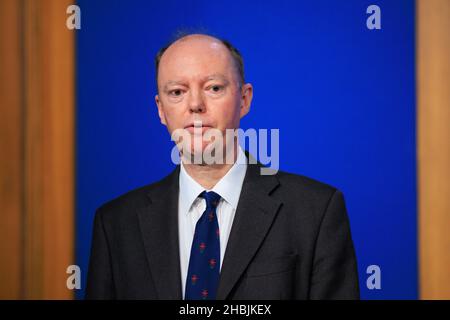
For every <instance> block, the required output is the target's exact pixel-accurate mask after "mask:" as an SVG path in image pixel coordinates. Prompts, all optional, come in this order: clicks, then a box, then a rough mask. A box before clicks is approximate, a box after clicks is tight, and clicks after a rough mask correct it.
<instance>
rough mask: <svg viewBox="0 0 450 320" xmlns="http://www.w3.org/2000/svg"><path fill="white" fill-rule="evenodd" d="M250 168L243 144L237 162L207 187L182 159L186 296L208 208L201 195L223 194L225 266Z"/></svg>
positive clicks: (181, 213) (180, 221)
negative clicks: (198, 233) (197, 229)
mask: <svg viewBox="0 0 450 320" xmlns="http://www.w3.org/2000/svg"><path fill="white" fill-rule="evenodd" d="M246 171H247V158H246V156H245V154H244V151H243V150H242V149H241V147H240V146H239V147H238V156H237V160H236V162H235V163H234V165H233V166H232V167H231V168H230V170H229V171H228V172H227V173H226V174H225V176H223V177H222V179H220V181H219V182H218V183H217V184H216V185H215V186H214V187H213V188H212V189H211V190H206V189H205V188H203V187H202V186H201V185H200V184H199V183H197V182H196V181H195V180H194V179H193V178H192V177H191V176H190V175H189V174H188V173H187V172H186V170H185V168H184V166H183V163H181V166H180V177H179V186H180V192H179V196H178V235H179V240H180V267H181V283H182V293H183V299H184V291H185V289H186V277H187V273H188V268H189V258H190V255H191V246H192V241H193V239H194V231H195V226H196V224H197V221H198V220H199V219H200V217H201V216H202V214H203V212H204V211H205V209H206V201H205V199H203V198H199V197H198V196H199V195H200V193H202V192H203V191H208V192H209V191H214V192H215V193H217V194H219V195H220V196H221V199H220V201H219V205H218V206H217V209H216V212H217V220H218V223H219V230H220V269H222V262H223V258H224V256H225V250H226V248H227V243H228V237H229V236H230V231H231V226H232V224H233V220H234V215H235V213H236V208H237V205H238V202H239V197H240V195H241V190H242V183H243V182H244V177H245V173H246Z"/></svg>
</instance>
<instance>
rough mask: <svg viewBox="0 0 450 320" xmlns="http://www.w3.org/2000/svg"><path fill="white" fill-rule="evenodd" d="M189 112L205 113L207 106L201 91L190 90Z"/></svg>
mask: <svg viewBox="0 0 450 320" xmlns="http://www.w3.org/2000/svg"><path fill="white" fill-rule="evenodd" d="M189 110H190V111H191V112H195V113H198V112H205V110H206V106H205V103H204V100H203V95H202V93H201V91H200V90H190V94H189Z"/></svg>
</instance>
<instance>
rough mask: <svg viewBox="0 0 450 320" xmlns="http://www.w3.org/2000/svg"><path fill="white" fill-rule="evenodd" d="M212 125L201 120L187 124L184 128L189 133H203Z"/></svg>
mask: <svg viewBox="0 0 450 320" xmlns="http://www.w3.org/2000/svg"><path fill="white" fill-rule="evenodd" d="M212 128H213V127H212V126H211V125H209V124H205V123H202V122H201V121H194V122H193V123H190V124H188V125H187V126H186V127H184V129H186V130H187V131H189V133H191V134H200V133H201V134H203V133H205V132H206V131H208V130H209V129H212Z"/></svg>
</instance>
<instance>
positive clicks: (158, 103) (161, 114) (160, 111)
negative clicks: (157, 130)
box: [155, 95, 167, 126]
mask: <svg viewBox="0 0 450 320" xmlns="http://www.w3.org/2000/svg"><path fill="white" fill-rule="evenodd" d="M155 102H156V106H157V107H158V115H159V119H160V120H161V123H162V124H163V125H165V126H167V121H166V115H165V113H164V110H163V107H162V105H161V100H159V96H158V95H156V96H155Z"/></svg>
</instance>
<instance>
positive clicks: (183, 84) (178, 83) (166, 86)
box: [164, 80, 186, 90]
mask: <svg viewBox="0 0 450 320" xmlns="http://www.w3.org/2000/svg"><path fill="white" fill-rule="evenodd" d="M175 85H182V86H185V85H186V83H185V82H184V81H173V80H172V81H167V82H166V84H165V85H164V90H167V89H168V87H169V86H175Z"/></svg>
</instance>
